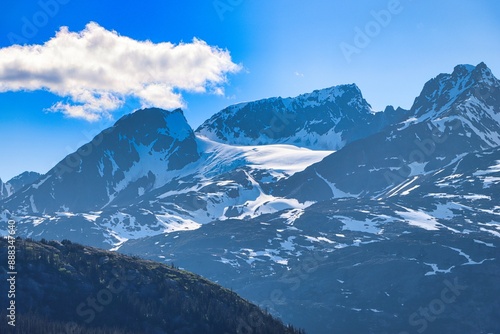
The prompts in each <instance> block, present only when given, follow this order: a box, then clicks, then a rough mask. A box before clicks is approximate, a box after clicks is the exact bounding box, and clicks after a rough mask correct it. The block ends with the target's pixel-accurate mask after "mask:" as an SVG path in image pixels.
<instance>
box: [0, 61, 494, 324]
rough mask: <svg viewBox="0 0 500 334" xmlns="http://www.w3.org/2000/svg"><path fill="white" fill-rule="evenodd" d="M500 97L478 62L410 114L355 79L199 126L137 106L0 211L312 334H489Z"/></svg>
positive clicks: (24, 229) (38, 230) (425, 96)
mask: <svg viewBox="0 0 500 334" xmlns="http://www.w3.org/2000/svg"><path fill="white" fill-rule="evenodd" d="M499 101H500V85H499V82H498V80H497V79H496V78H495V77H494V76H493V74H492V73H491V71H490V70H489V69H488V68H487V67H486V65H485V64H483V63H481V64H479V65H477V66H470V65H459V66H457V67H455V69H454V71H453V73H451V74H440V75H439V76H437V77H436V78H434V79H432V80H430V81H429V82H428V83H427V84H426V85H425V86H424V88H423V90H422V93H421V94H420V95H419V96H418V97H417V98H416V99H415V102H414V105H413V106H412V108H411V110H409V111H406V110H402V109H394V108H392V107H387V108H386V110H385V111H383V112H376V113H374V112H373V111H372V110H371V108H370V106H369V104H368V103H367V102H366V101H365V100H364V99H363V98H362V95H361V93H360V92H359V89H358V88H357V87H356V86H354V85H345V86H338V87H333V88H330V89H326V90H320V91H315V92H313V93H310V94H304V95H301V96H299V97H297V98H288V99H282V98H273V99H266V100H261V101H256V102H249V103H244V104H240V105H236V106H231V107H228V108H226V109H224V110H223V111H221V112H219V113H217V114H215V115H214V116H213V117H212V118H210V119H209V120H207V121H206V122H205V123H204V124H203V125H202V126H200V128H199V129H198V130H197V131H196V132H193V131H192V130H191V128H190V127H189V125H188V124H187V122H186V120H185V119H184V116H183V115H182V112H181V111H180V110H175V111H172V112H167V111H163V110H159V109H146V110H139V111H137V112H135V113H133V114H131V115H128V116H125V117H124V118H122V119H120V120H119V121H117V122H116V124H115V125H114V126H113V127H112V128H110V129H108V130H105V131H103V133H101V134H99V135H98V136H97V137H96V138H94V140H93V141H92V142H90V143H89V144H87V145H84V146H83V147H82V148H80V149H79V150H78V151H77V152H75V153H73V154H71V155H69V156H68V157H67V158H65V159H64V160H63V161H61V162H60V163H59V164H58V165H57V166H55V167H54V169H52V170H51V171H49V173H47V174H46V175H43V176H41V177H40V178H39V179H38V180H36V181H35V182H34V183H33V184H31V185H27V186H25V187H24V188H22V190H21V191H17V192H15V193H14V194H12V195H11V196H10V197H8V198H5V199H4V200H2V201H1V202H0V206H1V209H2V211H1V212H0V220H1V221H5V220H7V219H9V218H12V219H15V220H16V221H17V222H18V223H17V228H18V233H19V235H21V236H31V237H33V238H46V239H59V240H61V239H70V240H74V241H78V242H81V243H85V244H89V245H94V246H100V247H106V248H108V249H114V250H118V251H120V252H124V253H133V254H138V255H141V256H145V257H148V258H151V259H154V260H159V261H165V262H167V263H171V262H175V264H177V265H179V266H181V267H184V268H186V269H189V270H191V271H194V272H196V273H199V274H202V275H203V276H205V277H207V278H210V279H212V280H215V281H217V282H218V283H220V284H222V285H225V286H226V287H230V288H233V289H234V290H235V291H237V292H238V293H239V294H241V295H242V296H243V297H246V298H248V299H250V300H252V301H253V302H255V303H258V304H260V305H261V306H262V307H264V308H267V309H268V310H269V311H270V312H272V313H273V314H275V315H278V316H281V317H282V318H283V319H284V320H285V321H292V320H293V323H294V324H296V325H298V326H300V327H304V328H305V329H306V330H307V332H309V333H325V332H328V333H330V332H335V331H339V332H342V333H384V332H397V333H400V332H401V333H414V332H424V331H425V330H427V329H428V328H429V331H428V332H429V333H430V332H436V333H456V332H470V333H495V332H499V331H500V325H499V324H498V321H497V320H496V319H498V316H497V315H498V309H500V302H499V300H498V298H495V296H496V295H498V294H499V293H500V290H499V286H498V283H497V282H498V272H499V270H500V269H499V268H500V256H499V253H498V249H499V248H500V206H499V205H498V203H500V145H499V144H500V141H499V138H500V137H499V136H500V135H499V134H500V118H499V115H500V104H499ZM280 122H281V123H280ZM264 144H265V145H264ZM310 148H314V149H315V150H311V149H310ZM318 148H326V149H325V150H317V149H318ZM4 226H5V225H4ZM2 233H5V231H2ZM445 289H447V290H445ZM443 291H445V292H443ZM443 296H444V297H443ZM422 310H424V311H425V310H427V311H429V310H430V311H429V312H433V313H432V314H430V315H429V313H422V312H424V311H422Z"/></svg>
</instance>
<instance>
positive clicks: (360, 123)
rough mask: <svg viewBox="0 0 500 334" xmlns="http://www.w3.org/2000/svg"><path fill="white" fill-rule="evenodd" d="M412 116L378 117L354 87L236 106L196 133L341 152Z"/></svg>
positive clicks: (384, 114)
mask: <svg viewBox="0 0 500 334" xmlns="http://www.w3.org/2000/svg"><path fill="white" fill-rule="evenodd" d="M406 116H407V111H405V110H403V109H400V108H398V109H397V110H395V109H394V108H392V107H388V108H387V109H386V111H385V112H382V113H374V112H373V111H372V109H371V106H370V105H369V104H368V102H366V100H365V99H364V98H363V96H362V94H361V91H360V90H359V88H358V87H357V86H356V85H354V84H351V85H341V86H335V87H331V88H326V89H322V90H316V91H314V92H312V93H308V94H303V95H300V96H297V97H295V98H281V97H275V98H269V99H264V100H260V101H256V102H248V103H241V104H237V105H233V106H230V107H228V108H226V109H224V110H222V111H220V112H219V113H217V114H215V115H214V116H212V117H211V118H210V119H209V120H207V121H205V122H204V123H203V124H202V125H201V126H200V127H199V128H198V129H197V130H196V133H198V134H200V135H203V136H205V137H207V138H209V139H211V140H213V141H218V142H222V143H226V144H233V145H267V144H291V145H295V146H299V147H307V148H311V149H323V150H325V149H326V150H338V149H340V148H342V147H343V146H344V145H345V144H346V143H350V142H352V141H355V140H357V139H360V138H365V137H367V136H369V135H371V134H373V133H375V132H378V131H380V130H381V129H383V128H384V127H386V126H387V125H389V124H392V123H394V122H395V121H398V120H403V119H404V118H405V117H406Z"/></svg>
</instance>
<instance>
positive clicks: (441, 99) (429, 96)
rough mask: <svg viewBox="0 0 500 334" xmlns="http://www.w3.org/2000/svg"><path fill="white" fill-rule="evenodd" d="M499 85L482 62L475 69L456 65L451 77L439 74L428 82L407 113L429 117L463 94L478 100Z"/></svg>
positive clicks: (444, 108)
mask: <svg viewBox="0 0 500 334" xmlns="http://www.w3.org/2000/svg"><path fill="white" fill-rule="evenodd" d="M499 86H500V84H499V82H498V80H497V79H496V78H495V77H494V76H493V74H492V72H491V70H490V69H489V68H488V67H487V66H486V64H485V63H483V62H481V63H480V64H478V65H477V66H472V65H457V66H455V68H454V70H453V72H452V73H451V74H444V73H442V74H439V75H438V76H437V77H435V78H433V79H431V80H429V81H428V82H427V83H426V84H425V85H424V88H423V89H422V92H421V93H420V95H419V96H418V97H417V98H416V99H415V102H414V104H413V106H412V108H411V110H412V112H413V114H414V115H415V116H416V117H426V118H430V117H432V116H434V115H437V114H439V113H440V112H442V111H446V110H447V109H449V108H450V107H451V105H452V104H453V103H454V102H455V101H457V100H458V99H459V98H460V97H462V96H463V94H464V93H465V94H467V97H469V96H470V95H474V96H476V97H479V98H481V97H484V96H481V95H491V94H489V93H486V94H485V92H489V91H490V90H491V89H498V88H499ZM481 92H483V93H481ZM478 95H479V96H478Z"/></svg>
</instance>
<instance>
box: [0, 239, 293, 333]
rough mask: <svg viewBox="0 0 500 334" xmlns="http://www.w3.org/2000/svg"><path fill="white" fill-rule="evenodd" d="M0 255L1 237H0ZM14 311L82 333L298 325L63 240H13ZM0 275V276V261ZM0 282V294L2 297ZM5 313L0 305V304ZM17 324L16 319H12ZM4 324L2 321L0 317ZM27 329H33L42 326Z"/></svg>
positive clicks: (222, 292)
mask: <svg viewBox="0 0 500 334" xmlns="http://www.w3.org/2000/svg"><path fill="white" fill-rule="evenodd" d="M0 245H1V247H0V255H1V256H3V257H4V258H5V257H6V256H7V241H6V239H3V238H0ZM16 247H17V249H18V254H17V263H16V268H17V271H18V272H19V273H22V275H19V276H17V279H18V280H17V284H16V287H17V290H16V305H17V309H16V313H17V314H18V315H19V316H23V315H24V317H26V321H27V323H28V324H29V323H30V321H29V319H30V318H33V317H35V318H37V319H39V322H40V323H41V324H40V326H60V325H65V327H66V328H68V327H69V328H72V327H77V328H80V329H81V330H84V332H85V333H88V332H90V331H92V330H94V331H98V330H100V331H105V330H108V331H109V332H111V330H115V333H116V331H118V332H120V333H123V332H131V333H158V334H159V333H217V334H218V333H236V332H239V331H242V330H251V331H252V332H253V333H299V331H297V330H295V329H293V327H285V326H284V325H283V324H282V323H281V322H280V321H279V320H276V319H273V318H272V317H271V316H270V315H268V314H266V313H264V312H263V311H261V310H260V309H258V308H257V307H256V306H255V305H252V304H250V303H248V302H247V301H245V300H243V299H241V298H240V297H238V296H237V295H236V294H235V293H233V292H231V291H229V290H227V289H224V288H222V287H220V286H218V285H216V284H214V283H211V282H209V281H207V280H206V279H203V278H201V277H199V276H196V275H193V274H191V273H188V272H185V271H182V270H178V269H175V268H172V267H168V266H166V265H162V264H158V263H155V262H151V261H145V260H140V259H138V258H131V257H127V256H124V255H120V254H117V253H112V252H106V251H101V250H98V249H93V248H90V247H85V246H81V245H78V244H73V243H71V242H69V241H65V242H63V243H62V244H61V243H59V242H49V243H47V242H42V243H39V242H34V241H30V240H20V239H18V240H16ZM0 270H1V272H0V277H2V280H3V281H5V280H6V279H7V278H8V275H7V270H6V268H5V267H4V266H3V265H2V267H0ZM6 289H7V286H6V285H5V284H2V291H1V292H2V300H5V299H6V297H7V290H6ZM2 313H3V315H4V318H5V314H4V313H5V311H3V312H2ZM17 325H18V326H16V327H17V329H19V330H20V328H22V327H23V324H22V323H19V322H18V323H17ZM0 326H1V328H2V332H5V333H7V332H9V331H8V325H7V324H6V321H2V324H1V325H0ZM36 329H37V330H35V331H31V332H32V333H35V332H37V333H41V332H42V330H43V329H44V327H39V328H36Z"/></svg>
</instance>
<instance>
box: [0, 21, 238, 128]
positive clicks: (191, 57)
mask: <svg viewBox="0 0 500 334" xmlns="http://www.w3.org/2000/svg"><path fill="white" fill-rule="evenodd" d="M240 69H241V67H240V66H239V65H237V64H235V63H233V61H232V60H231V56H230V54H229V52H228V51H227V50H222V49H220V48H217V47H213V46H210V45H208V44H207V43H206V42H204V41H202V40H199V39H193V41H192V42H191V43H181V44H177V45H174V44H172V43H168V42H164V43H158V44H155V43H152V42H150V41H136V40H134V39H131V38H128V37H125V36H120V35H119V34H118V33H117V32H115V31H108V30H106V29H104V28H103V27H101V26H99V25H98V24H97V23H94V22H91V23H89V24H87V26H86V27H85V29H84V30H82V31H81V32H70V31H68V28H67V27H61V29H60V30H59V31H58V32H57V33H56V36H55V37H53V38H52V39H50V40H49V41H47V42H46V43H44V44H43V45H25V46H20V45H13V46H10V47H6V48H1V49H0V92H7V91H21V90H27V91H34V90H48V91H50V92H51V93H54V94H56V95H58V96H61V97H63V98H65V100H69V101H66V102H63V101H60V102H57V103H56V104H54V105H53V106H52V107H50V108H49V110H50V111H54V112H62V113H64V114H66V115H67V116H69V117H76V118H83V119H87V120H89V121H93V120H98V119H100V118H101V117H103V116H110V113H111V112H112V111H113V110H115V109H117V108H118V107H120V106H122V105H123V103H124V101H125V99H126V98H127V97H135V98H138V99H140V101H141V103H142V105H143V106H156V107H160V108H165V109H171V108H177V107H184V106H185V103H184V101H183V99H182V95H181V92H182V91H187V92H199V93H206V92H208V93H212V94H224V90H223V87H222V85H223V84H224V83H226V81H227V79H226V75H227V74H228V73H235V72H238V71H239V70H240Z"/></svg>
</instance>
